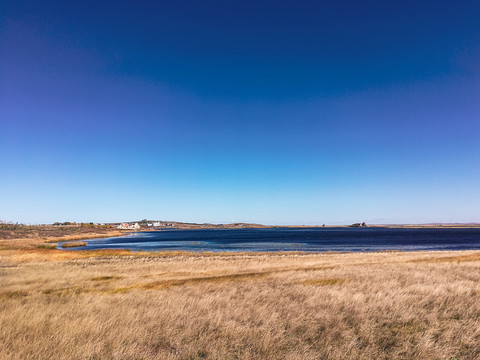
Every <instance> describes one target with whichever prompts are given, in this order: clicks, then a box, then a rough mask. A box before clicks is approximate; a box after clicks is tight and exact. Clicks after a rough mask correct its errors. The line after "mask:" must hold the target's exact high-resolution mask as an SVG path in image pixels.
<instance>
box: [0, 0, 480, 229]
mask: <svg viewBox="0 0 480 360" xmlns="http://www.w3.org/2000/svg"><path fill="white" fill-rule="evenodd" d="M0 14H1V15H0V125H1V128H0V164H1V167H0V219H2V220H6V221H14V222H17V221H18V222H26V223H48V222H54V221H98V222H108V221H123V220H133V219H142V218H151V219H168V220H179V221H195V222H237V221H245V222H259V223H265V224H323V223H326V224H348V223H352V222H357V221H366V222H368V223H424V222H469V221H478V222H480V186H479V185H480V23H479V22H478V18H480V3H479V2H478V1H458V2H451V1H422V2H418V1H401V2H400V1H398V2H385V1H363V2H359V1H337V2H334V3H333V2H326V1H302V2H293V1H262V2H259V1H255V2H254V1H251V2H250V1H206V2H199V1H159V2H156V4H151V2H135V3H134V2H131V1H130V2H127V1H117V2H115V3H113V2H112V3H109V4H107V3H106V2H102V4H99V2H93V1H67V2H65V1H42V2H38V1H22V0H19V1H11V2H8V1H7V2H2V3H1V4H0Z"/></svg>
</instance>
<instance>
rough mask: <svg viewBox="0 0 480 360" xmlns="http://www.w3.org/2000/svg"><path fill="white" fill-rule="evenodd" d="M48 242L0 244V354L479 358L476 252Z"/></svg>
mask: <svg viewBox="0 0 480 360" xmlns="http://www.w3.org/2000/svg"><path fill="white" fill-rule="evenodd" d="M49 251H50V253H51V254H58V251H56V250H43V251H40V253H41V254H42V255H41V256H40V257H38V258H35V257H33V256H31V257H28V258H27V260H25V258H21V257H14V256H12V253H11V252H8V251H4V252H0V264H2V265H1V267H0V283H1V289H0V358H1V359H52V358H54V359H478V358H480V301H479V296H480V282H479V280H480V252H473V251H470V252H450V253H442V252H419V253H360V254H351V253H346V254H313V255H304V254H256V255H253V254H240V255H228V254H226V255H210V256H201V255H198V254H197V255H192V256H189V255H187V254H175V256H170V257H166V256H154V255H153V254H152V255H148V254H147V255H145V254H138V255H135V256H134V255H132V254H130V255H129V254H128V253H125V254H124V253H122V256H115V255H114V254H113V255H112V254H106V253H103V254H102V253H100V255H99V256H97V257H92V256H90V257H84V258H81V257H78V258H74V257H73V258H72V257H71V258H65V259H62V258H60V257H52V259H53V258H54V259H55V260H56V261H46V259H48V258H47V255H45V254H48V252H49ZM2 254H3V255H2ZM107 255H108V256H107Z"/></svg>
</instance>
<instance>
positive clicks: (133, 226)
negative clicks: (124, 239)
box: [117, 223, 140, 230]
mask: <svg viewBox="0 0 480 360" xmlns="http://www.w3.org/2000/svg"><path fill="white" fill-rule="evenodd" d="M117 229H123V230H127V229H128V230H137V229H140V225H138V223H134V224H129V223H121V224H120V225H117Z"/></svg>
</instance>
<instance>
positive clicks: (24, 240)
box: [0, 223, 480, 249]
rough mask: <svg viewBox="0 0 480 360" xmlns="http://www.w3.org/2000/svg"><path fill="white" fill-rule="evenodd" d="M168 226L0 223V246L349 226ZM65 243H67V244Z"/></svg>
mask: <svg viewBox="0 0 480 360" xmlns="http://www.w3.org/2000/svg"><path fill="white" fill-rule="evenodd" d="M174 225H176V226H174V227H170V228H153V227H146V226H143V227H141V228H140V229H137V230H130V229H129V230H121V229H117V228H115V227H113V226H111V225H109V226H84V227H82V226H52V225H14V224H0V249H1V248H2V247H3V248H6V247H8V248H25V249H28V248H38V247H42V246H44V245H45V244H50V243H59V242H60V243H64V242H67V241H76V240H88V239H96V238H105V237H114V236H122V235H126V234H128V233H132V232H150V231H163V230H169V229H179V230H201V229H205V230H207V229H249V228H250V229H261V228H279V229H281V228H339V227H340V228H348V227H351V225H324V226H323V225H285V226H278V225H261V224H246V223H235V224H192V223H174ZM366 228H392V229H422V228H425V229H446V228H455V229H461V228H465V229H468V228H480V224H479V223H442V224H373V225H367V226H366ZM67 246H68V245H67Z"/></svg>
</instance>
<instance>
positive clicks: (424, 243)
mask: <svg viewBox="0 0 480 360" xmlns="http://www.w3.org/2000/svg"><path fill="white" fill-rule="evenodd" d="M85 241H86V242H87V243H88V245H87V246H84V247H82V248H70V249H68V251H81V250H93V249H131V250H133V251H140V250H142V251H162V250H186V251H213V252H221V251H309V252H322V251H384V250H401V251H414V250H480V228H470V229H459V228H420V229H405V228H403V229H401V228H368V227H367V228H345V227H338V228H263V229H204V230H175V229H169V230H162V231H151V232H141V233H132V234H128V235H124V236H119V237H111V238H100V239H90V240H85ZM66 250H67V249H66Z"/></svg>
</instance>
